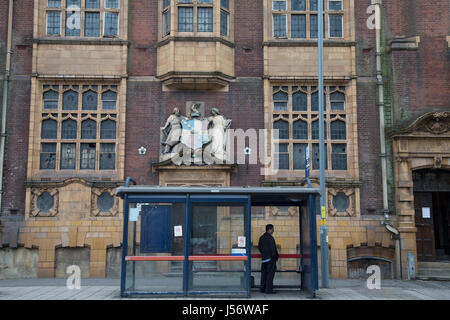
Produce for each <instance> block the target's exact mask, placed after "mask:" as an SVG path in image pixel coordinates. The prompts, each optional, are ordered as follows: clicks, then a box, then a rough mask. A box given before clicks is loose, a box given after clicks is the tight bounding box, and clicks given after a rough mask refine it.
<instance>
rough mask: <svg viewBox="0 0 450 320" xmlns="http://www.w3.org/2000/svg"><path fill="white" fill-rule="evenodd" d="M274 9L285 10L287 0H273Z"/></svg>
mask: <svg viewBox="0 0 450 320" xmlns="http://www.w3.org/2000/svg"><path fill="white" fill-rule="evenodd" d="M272 5H273V10H275V11H284V10H286V0H273V4H272Z"/></svg>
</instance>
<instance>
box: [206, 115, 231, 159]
mask: <svg viewBox="0 0 450 320" xmlns="http://www.w3.org/2000/svg"><path fill="white" fill-rule="evenodd" d="M208 121H209V127H210V128H209V130H208V134H209V136H210V137H211V139H212V142H211V144H210V146H209V147H208V151H209V152H210V153H211V154H212V155H214V157H216V158H217V159H219V160H224V159H225V156H226V142H227V141H226V137H227V135H226V130H227V129H228V128H230V126H231V120H229V119H225V117H224V116H223V115H222V114H221V113H220V111H219V109H217V108H212V111H211V116H210V117H208Z"/></svg>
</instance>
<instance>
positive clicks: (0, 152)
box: [0, 0, 14, 210]
mask: <svg viewBox="0 0 450 320" xmlns="http://www.w3.org/2000/svg"><path fill="white" fill-rule="evenodd" d="M13 9H14V0H9V15H8V40H7V41H8V44H7V49H6V68H5V79H4V81H3V103H2V122H1V135H0V210H1V209H2V205H3V203H2V200H3V165H4V161H5V144H6V113H7V110H8V91H9V89H8V84H9V76H10V73H11V54H12V51H11V47H12V25H13V23H12V20H13Z"/></svg>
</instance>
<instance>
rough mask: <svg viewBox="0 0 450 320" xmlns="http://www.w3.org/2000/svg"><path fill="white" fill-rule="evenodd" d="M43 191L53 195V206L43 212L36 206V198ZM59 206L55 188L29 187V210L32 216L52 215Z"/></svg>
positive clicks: (54, 214) (56, 211) (57, 192)
mask: <svg viewBox="0 0 450 320" xmlns="http://www.w3.org/2000/svg"><path fill="white" fill-rule="evenodd" d="M44 192H48V193H49V194H50V195H51V196H52V197H53V207H52V208H51V209H50V210H49V211H48V212H47V213H43V212H42V211H41V210H40V209H39V208H38V206H37V200H38V198H39V196H40V195H42V194H43V193H44ZM58 206H59V191H58V189H57V188H50V189H47V188H31V210H30V216H32V217H54V216H56V215H57V214H58Z"/></svg>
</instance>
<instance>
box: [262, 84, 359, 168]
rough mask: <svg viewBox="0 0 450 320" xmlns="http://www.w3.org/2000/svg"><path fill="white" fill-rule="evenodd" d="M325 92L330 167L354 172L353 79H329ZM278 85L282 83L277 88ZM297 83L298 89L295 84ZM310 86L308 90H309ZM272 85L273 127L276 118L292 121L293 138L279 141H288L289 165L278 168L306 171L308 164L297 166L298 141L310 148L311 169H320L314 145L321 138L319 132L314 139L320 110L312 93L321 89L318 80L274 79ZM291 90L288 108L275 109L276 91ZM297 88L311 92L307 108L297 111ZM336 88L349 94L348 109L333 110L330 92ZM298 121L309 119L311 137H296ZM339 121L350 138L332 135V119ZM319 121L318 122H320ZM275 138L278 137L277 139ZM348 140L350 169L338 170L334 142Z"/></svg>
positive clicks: (326, 148)
mask: <svg viewBox="0 0 450 320" xmlns="http://www.w3.org/2000/svg"><path fill="white" fill-rule="evenodd" d="M324 86H325V90H324V94H325V96H326V99H325V101H324V102H325V110H324V121H325V124H326V126H325V133H326V136H325V152H326V155H325V156H326V171H327V172H330V173H331V172H333V173H339V172H340V173H350V172H351V168H352V163H351V161H352V160H353V155H352V154H350V152H349V146H350V145H351V136H352V124H351V123H350V116H351V112H352V110H351V106H350V104H349V103H348V98H347V97H348V96H349V94H350V90H351V84H350V83H345V82H343V83H338V82H336V83H325V85H324ZM274 87H278V89H277V90H276V91H275V89H274ZM295 87H297V89H296V90H294V89H293V88H295ZM305 88H306V90H305ZM270 89H271V91H272V94H271V95H269V98H270V101H269V105H270V111H271V112H270V114H271V117H272V119H271V121H270V123H271V125H270V129H271V130H273V129H274V123H275V121H279V120H281V121H285V122H287V123H288V128H289V138H287V139H279V140H278V141H279V142H278V143H280V144H288V154H289V169H278V170H280V171H287V172H298V171H304V170H305V169H304V168H299V169H294V157H293V153H294V145H295V144H307V145H308V146H309V152H310V161H311V169H310V170H311V173H313V172H316V173H317V172H319V169H318V168H316V167H315V166H314V163H313V162H314V157H313V151H314V148H318V144H319V140H318V136H317V137H316V139H313V123H315V122H317V121H318V119H319V112H318V111H312V107H311V101H312V94H313V93H317V92H318V88H317V83H311V82H309V83H305V82H303V83H295V82H291V83H286V82H271V83H270ZM280 91H283V92H287V93H288V102H287V110H274V109H275V108H274V99H273V95H274V94H275V93H277V92H280ZM297 92H303V93H306V94H307V109H306V111H293V94H294V93H297ZM334 92H341V93H344V94H345V97H346V100H345V102H344V104H345V107H344V110H331V101H330V95H331V93H334ZM296 121H304V122H306V123H307V128H308V129H307V130H308V135H307V139H300V138H294V122H296ZM335 121H343V122H345V124H346V139H331V135H332V134H331V123H332V122H335ZM317 124H318V122H317ZM274 142H275V141H274ZM338 144H345V145H346V146H347V147H346V156H347V168H346V170H334V169H333V153H332V149H333V145H338ZM276 150H277V149H276V148H274V155H275V156H276ZM273 163H277V161H276V159H274V162H273Z"/></svg>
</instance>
